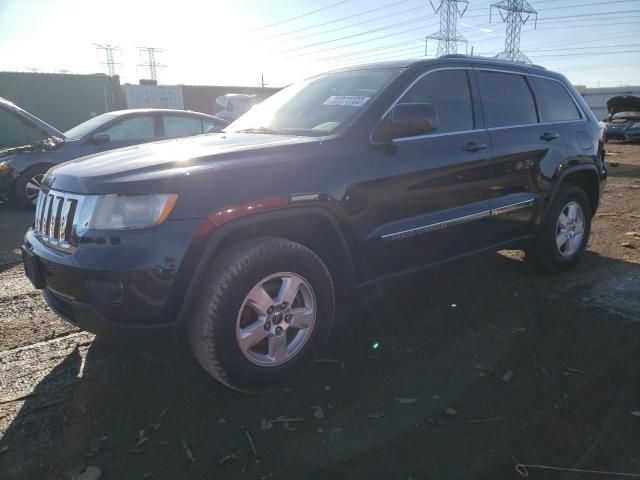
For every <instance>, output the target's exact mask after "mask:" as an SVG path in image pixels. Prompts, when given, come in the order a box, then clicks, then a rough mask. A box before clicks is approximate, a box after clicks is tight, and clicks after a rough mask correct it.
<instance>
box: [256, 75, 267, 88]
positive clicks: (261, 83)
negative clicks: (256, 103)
mask: <svg viewBox="0 0 640 480" xmlns="http://www.w3.org/2000/svg"><path fill="white" fill-rule="evenodd" d="M258 85H260V87H261V88H262V89H263V90H264V87H266V86H267V85H269V84H268V83H267V82H265V81H264V73H263V74H261V75H260V83H258Z"/></svg>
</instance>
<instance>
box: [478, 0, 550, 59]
mask: <svg viewBox="0 0 640 480" xmlns="http://www.w3.org/2000/svg"><path fill="white" fill-rule="evenodd" d="M494 8H497V9H498V11H499V12H500V17H501V18H502V21H503V22H505V23H506V24H507V36H506V37H505V41H504V51H503V52H501V53H499V54H498V55H496V58H502V59H505V60H511V61H512V62H519V63H531V60H529V58H528V57H527V56H526V55H525V54H524V53H522V51H521V50H520V34H521V32H522V25H524V24H525V23H527V22H528V21H529V19H530V18H531V16H532V15H533V16H535V27H537V26H538V12H536V11H535V10H534V8H533V7H532V6H531V5H529V2H527V0H502V1H501V2H497V3H492V4H491V7H490V9H489V22H491V13H492V12H493V9H494Z"/></svg>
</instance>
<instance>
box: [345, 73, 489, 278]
mask: <svg viewBox="0 0 640 480" xmlns="http://www.w3.org/2000/svg"><path fill="white" fill-rule="evenodd" d="M471 74H472V71H471V70H470V69H466V68H447V69H437V70H433V71H430V72H427V73H425V74H423V75H422V76H421V77H419V78H418V79H417V80H416V81H415V83H414V84H413V85H412V86H411V87H410V88H409V89H408V90H407V91H406V93H404V94H403V95H402V96H401V97H400V98H399V99H398V100H397V102H396V103H430V104H432V105H433V106H434V107H435V110H436V112H437V115H438V118H439V128H438V129H437V130H436V131H435V132H433V133H431V134H427V135H421V136H417V137H408V138H399V139H396V140H394V141H393V153H392V154H389V153H388V152H386V153H385V152H380V151H374V152H373V153H372V155H371V158H370V162H371V164H370V167H369V168H370V169H371V170H372V171H376V172H378V175H377V178H376V179H375V180H372V181H368V182H365V183H361V184H357V185H354V186H353V191H352V192H351V196H352V197H354V198H366V199H368V206H369V211H370V212H371V214H372V215H373V218H370V220H371V221H372V223H373V227H374V228H372V230H371V231H369V232H368V235H367V239H368V241H367V245H368V247H369V249H370V251H369V252H368V254H367V258H369V259H372V260H371V262H370V264H369V265H368V266H369V267H370V268H371V272H370V274H371V275H372V276H379V275H384V274H389V273H392V272H396V271H401V270H407V269H411V268H416V267H419V266H420V265H424V264H428V263H433V262H437V261H440V260H444V259H447V258H451V257H454V256H456V255H460V254H462V253H466V252H468V251H470V250H474V249H477V248H481V247H483V246H484V245H486V242H487V237H486V235H485V230H486V228H485V227H486V225H485V223H484V222H486V221H487V219H488V217H489V214H490V210H489V201H488V195H489V192H490V185H489V184H490V166H489V164H488V159H489V158H490V157H491V152H492V151H491V142H490V138H489V134H488V132H487V131H486V130H485V129H484V128H482V125H481V117H480V116H479V113H478V110H479V109H478V105H477V92H476V90H475V87H474V84H473V82H472V75H471ZM390 107H391V106H390Z"/></svg>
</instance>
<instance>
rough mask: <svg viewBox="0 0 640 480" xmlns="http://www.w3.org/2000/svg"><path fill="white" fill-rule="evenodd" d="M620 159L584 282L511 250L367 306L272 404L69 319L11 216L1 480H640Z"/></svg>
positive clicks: (638, 360) (0, 397)
mask: <svg viewBox="0 0 640 480" xmlns="http://www.w3.org/2000/svg"><path fill="white" fill-rule="evenodd" d="M608 147H609V151H610V152H611V155H610V156H609V157H608V160H609V162H618V163H619V165H618V166H616V167H613V166H612V167H611V168H610V178H609V183H608V187H607V191H606V194H605V197H604V200H603V205H602V207H601V210H600V211H599V213H598V215H597V217H596V219H595V222H594V226H593V235H592V237H591V242H590V245H589V251H588V253H587V255H586V257H585V258H584V261H583V262H582V263H581V264H580V266H579V267H578V268H577V269H576V270H575V271H574V272H572V273H570V274H565V275H560V276H546V275H543V274H540V273H538V272H536V271H535V270H533V269H532V268H530V267H529V266H528V265H526V264H525V263H523V261H522V255H521V254H520V253H519V252H501V253H500V254H489V255H485V256H482V257H478V258H474V259H467V260H465V261H461V262H457V263H455V264H450V265H448V266H446V267H443V268H440V269H438V270H432V271H431V272H429V274H427V275H422V276H419V277H414V278H411V279H408V280H405V281H400V282H394V283H390V284H389V283H388V284H385V285H381V286H379V287H377V288H375V289H371V290H368V291H366V292H362V294H361V295H360V296H359V298H358V299H355V300H354V305H353V306H355V307H356V308H353V309H349V310H345V311H351V312H352V313H349V314H343V315H342V318H340V320H341V322H340V324H339V325H338V326H337V328H336V329H335V330H334V334H333V337H332V342H331V345H330V346H329V347H328V348H327V349H326V353H325V357H326V358H325V359H324V361H322V362H318V363H317V364H316V365H315V366H314V367H313V368H312V369H311V370H310V371H308V372H307V373H306V375H304V376H303V377H302V378H301V379H300V380H299V381H296V382H295V383H293V384H291V385H290V386H288V387H285V388H282V389H281V390H279V391H276V392H272V393H268V394H263V395H255V396H243V395H240V394H237V393H234V392H231V391H229V390H227V389H225V388H224V387H221V386H220V385H218V384H217V383H215V382H214V381H213V380H210V379H209V378H208V377H207V376H206V375H205V374H204V373H203V372H202V371H201V370H200V369H199V368H198V367H197V365H194V364H193V363H192V362H190V361H186V362H176V361H173V360H172V357H170V356H164V357H162V358H161V359H160V360H158V359H153V360H152V359H150V358H149V356H148V355H145V354H141V353H139V352H135V351H131V350H127V349H124V348H121V347H116V346H112V345H109V344H107V343H106V342H104V341H101V340H100V339H94V337H93V336H92V335H90V334H86V333H82V332H78V331H76V330H75V329H74V328H72V327H69V326H68V325H66V324H65V323H64V322H62V321H61V320H59V319H58V318H57V317H56V316H55V315H54V314H52V313H51V312H50V311H49V310H48V309H47V308H46V307H45V304H44V303H43V301H42V300H41V298H40V296H39V294H38V292H36V291H35V290H34V289H33V288H31V286H30V285H29V284H28V282H27V280H26V279H25V277H24V276H23V273H22V269H21V267H20V266H19V265H15V262H16V261H17V256H16V254H15V253H14V251H13V250H14V249H15V248H16V247H18V246H19V243H20V239H21V236H22V232H23V231H24V230H25V229H26V227H27V225H28V224H29V223H30V220H31V214H30V213H21V212H15V211H11V210H8V209H6V208H5V209H2V208H1V207H0V232H1V233H0V255H1V256H2V257H1V258H2V260H0V478H2V479H70V478H72V477H73V476H74V475H75V474H77V473H78V472H80V471H82V470H83V469H84V468H86V467H87V466H96V467H98V468H99V469H101V471H102V478H103V479H146V478H149V479H175V478H192V479H201V478H225V479H228V478H251V479H253V478H265V479H269V478H292V479H294V478H295V479H298V478H333V479H338V478H349V479H350V480H355V479H369V478H383V479H414V480H418V479H431V478H437V479H454V478H456V479H457V478H474V479H475V478H479V479H492V480H494V479H508V478H521V476H520V474H518V473H517V472H516V470H515V468H514V467H515V465H516V461H518V462H521V463H522V464H529V465H545V466H553V467H563V468H574V469H591V470H598V471H608V472H619V473H635V474H640V235H638V236H634V235H630V234H629V235H628V234H627V232H640V145H623V144H609V146H608ZM624 244H626V245H627V246H623V245H624ZM353 312H357V313H353ZM274 419H275V421H274V422H270V420H274ZM283 419H288V421H284V420H283ZM521 468H523V467H521ZM528 473H529V478H532V479H552V478H553V479H557V478H567V479H578V478H612V479H613V478H620V477H618V476H614V475H611V474H609V475H595V474H594V475H589V476H585V475H584V474H579V473H575V472H574V473H570V472H562V471H558V470H541V469H538V468H534V467H529V468H528Z"/></svg>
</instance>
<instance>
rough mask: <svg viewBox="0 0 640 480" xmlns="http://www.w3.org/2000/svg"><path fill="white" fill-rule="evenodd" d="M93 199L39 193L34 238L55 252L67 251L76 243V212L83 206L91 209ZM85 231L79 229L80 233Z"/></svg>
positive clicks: (91, 197)
mask: <svg viewBox="0 0 640 480" xmlns="http://www.w3.org/2000/svg"><path fill="white" fill-rule="evenodd" d="M93 197H94V196H91V195H89V196H84V195H74V194H71V193H65V192H56V191H54V190H49V191H48V192H40V194H39V196H38V202H37V204H36V217H35V221H34V233H35V235H36V237H37V238H38V239H39V240H40V241H41V242H42V243H44V244H46V245H49V246H50V247H52V248H55V249H56V250H61V251H69V249H71V248H72V247H73V246H74V242H77V238H76V235H77V233H76V232H77V231H78V228H77V227H78V226H77V225H76V223H77V221H78V218H77V217H78V212H80V208H81V207H83V206H85V205H86V207H87V208H91V206H92V203H93V202H94V201H95V199H94V198H93ZM85 230H86V229H83V228H80V231H81V232H83V231H85Z"/></svg>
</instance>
